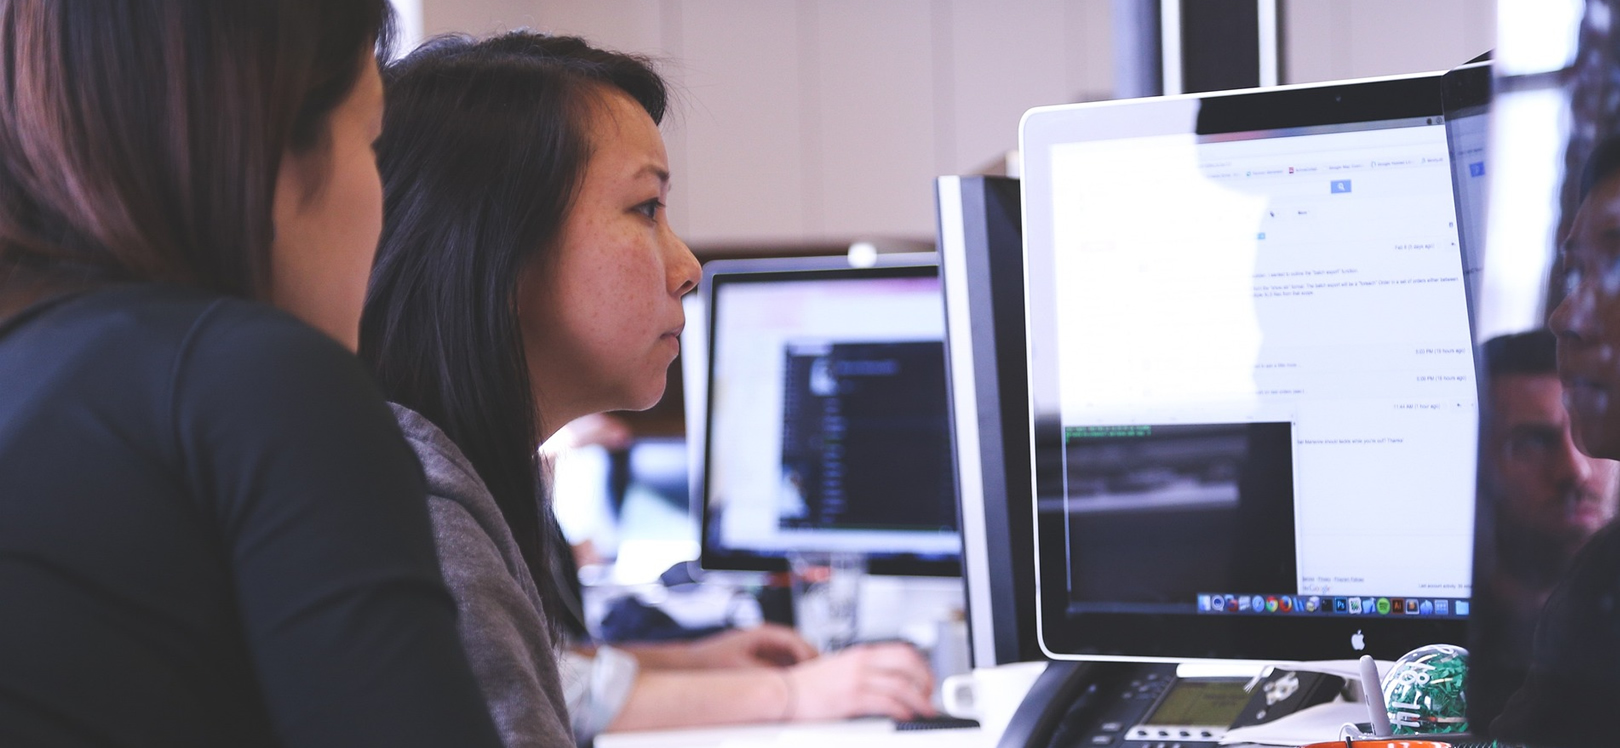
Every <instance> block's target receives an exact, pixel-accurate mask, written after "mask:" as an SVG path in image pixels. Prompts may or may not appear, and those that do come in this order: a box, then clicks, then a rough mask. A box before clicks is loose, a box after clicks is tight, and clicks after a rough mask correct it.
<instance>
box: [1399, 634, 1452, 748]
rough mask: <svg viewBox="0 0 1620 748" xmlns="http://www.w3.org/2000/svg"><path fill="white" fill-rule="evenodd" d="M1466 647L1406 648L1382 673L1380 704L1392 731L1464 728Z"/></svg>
mask: <svg viewBox="0 0 1620 748" xmlns="http://www.w3.org/2000/svg"><path fill="white" fill-rule="evenodd" d="M1467 680H1468V650H1466V649H1463V648H1462V647H1453V646H1451V645H1449V644H1431V645H1429V646H1427V647H1420V648H1418V649H1414V650H1412V651H1411V652H1407V653H1406V654H1405V655H1404V656H1402V657H1401V659H1399V660H1396V661H1395V667H1393V668H1391V669H1390V671H1389V674H1388V675H1385V676H1384V683H1383V686H1384V704H1385V705H1386V706H1387V707H1388V709H1389V723H1390V725H1392V726H1393V727H1394V728H1395V734H1396V735H1422V734H1433V733H1443V732H1467V731H1468V702H1467V700H1466V699H1465V698H1464V697H1463V688H1464V686H1465V684H1466V682H1467Z"/></svg>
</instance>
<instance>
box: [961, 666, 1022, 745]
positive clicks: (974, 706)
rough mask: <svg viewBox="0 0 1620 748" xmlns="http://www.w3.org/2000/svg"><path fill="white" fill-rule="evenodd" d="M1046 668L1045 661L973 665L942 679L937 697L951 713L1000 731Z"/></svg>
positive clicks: (993, 733) (992, 733) (985, 729)
mask: <svg viewBox="0 0 1620 748" xmlns="http://www.w3.org/2000/svg"><path fill="white" fill-rule="evenodd" d="M1045 670H1046V663H1045V662H1015V663H1013V664H1011V665H1000V666H998V667H991V668H974V670H973V672H971V673H963V674H961V675H953V676H951V677H949V678H946V679H945V684H944V686H943V687H942V688H941V689H940V701H941V703H943V704H944V706H945V713H946V714H949V715H951V716H952V717H960V718H963V719H976V720H978V721H979V728H980V729H982V730H984V731H985V732H986V733H988V734H991V735H997V736H999V735H1001V733H1002V731H1003V730H1005V729H1007V722H1009V721H1010V720H1012V716H1013V712H1016V711H1018V705H1019V704H1020V703H1023V701H1024V694H1027V693H1029V687H1030V686H1032V685H1034V684H1035V679H1036V678H1039V677H1040V675H1041V673H1042V672H1045Z"/></svg>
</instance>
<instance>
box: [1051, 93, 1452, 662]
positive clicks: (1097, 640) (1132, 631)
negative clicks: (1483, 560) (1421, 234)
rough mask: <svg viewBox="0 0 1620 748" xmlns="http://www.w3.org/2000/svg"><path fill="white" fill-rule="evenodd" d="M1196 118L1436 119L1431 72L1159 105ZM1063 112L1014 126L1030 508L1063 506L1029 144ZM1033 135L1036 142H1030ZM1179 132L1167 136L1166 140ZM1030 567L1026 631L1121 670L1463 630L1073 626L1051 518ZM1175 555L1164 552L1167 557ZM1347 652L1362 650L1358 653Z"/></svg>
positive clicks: (1120, 127) (1389, 653) (1135, 621)
mask: <svg viewBox="0 0 1620 748" xmlns="http://www.w3.org/2000/svg"><path fill="white" fill-rule="evenodd" d="M1159 101H1174V102H1179V103H1180V104H1182V105H1184V106H1185V107H1186V108H1187V110H1188V111H1190V112H1195V113H1196V117H1195V121H1196V125H1195V130H1193V133H1194V134H1197V135H1216V134H1224V133H1241V132H1252V131H1269V130H1283V129H1291V128H1304V127H1314V126H1329V125H1341V124H1349V123H1356V122H1378V121H1386V120H1402V119H1411V118H1429V117H1435V118H1439V117H1442V116H1443V112H1442V107H1441V86H1440V76H1439V74H1426V75H1421V76H1409V77H1396V78H1385V79H1373V80H1366V81H1353V82H1345V83H1337V84H1324V85H1315V86H1301V87H1286V88H1278V89H1263V90H1251V91H1239V92H1228V93H1218V94H1208V95H1201V96H1182V97H1170V98H1169V99H1161V100H1159ZM1134 104H1135V102H1110V103H1107V104H1103V105H1101V106H1108V107H1117V106H1132V105H1134ZM1072 110H1073V108H1072V107H1063V108H1052V109H1048V110H1044V111H1046V112H1050V113H1051V114H1050V115H1049V116H1044V117H1040V116H1038V115H1040V114H1042V113H1043V110H1040V109H1037V110H1032V111H1031V112H1030V113H1029V114H1026V115H1025V119H1024V123H1023V126H1022V128H1021V135H1022V141H1023V142H1022V146H1023V150H1022V152H1023V157H1024V172H1023V189H1024V193H1023V210H1024V214H1023V215H1024V227H1025V232H1026V233H1025V261H1026V267H1025V277H1026V280H1027V281H1029V284H1030V285H1028V287H1027V288H1026V297H1027V299H1028V302H1027V304H1028V306H1027V318H1028V320H1029V324H1030V328H1029V331H1028V333H1029V346H1030V350H1031V360H1030V387H1031V423H1032V425H1031V429H1032V432H1033V436H1032V438H1033V449H1032V452H1033V455H1034V458H1035V459H1034V463H1035V469H1034V483H1035V501H1034V502H1032V503H1033V504H1035V505H1038V504H1039V502H1041V501H1043V500H1061V498H1062V497H1063V496H1064V490H1063V482H1062V476H1061V475H1059V472H1060V468H1059V467H1058V466H1060V465H1062V464H1063V463H1062V460H1061V459H1060V458H1059V455H1060V453H1061V451H1062V450H1063V449H1064V429H1063V424H1062V422H1061V415H1060V412H1059V410H1058V407H1057V403H1058V402H1059V399H1058V398H1059V386H1058V381H1057V370H1056V365H1055V363H1053V360H1054V359H1051V358H1048V359H1046V360H1042V359H1041V358H1040V357H1038V356H1037V355H1036V353H1037V352H1039V351H1043V350H1044V351H1048V352H1050V351H1054V350H1056V348H1057V344H1058V343H1057V341H1058V337H1057V329H1056V324H1055V322H1054V320H1053V319H1052V318H1051V316H1050V315H1051V312H1050V310H1051V309H1052V296H1053V294H1054V290H1052V289H1049V288H1047V287H1046V286H1048V285H1050V283H1049V282H1048V283H1046V284H1045V285H1042V284H1041V283H1038V282H1036V280H1035V279H1042V280H1048V281H1049V279H1050V278H1051V277H1052V272H1053V270H1054V268H1053V258H1052V257H1051V256H1050V255H1051V250H1050V249H1049V248H1046V249H1042V248H1039V247H1037V246H1035V244H1034V242H1035V241H1038V239H1033V238H1032V232H1033V231H1034V230H1035V229H1034V228H1032V227H1036V225H1037V224H1038V223H1040V222H1047V223H1048V225H1049V223H1050V221H1051V217H1050V215H1049V213H1050V211H1051V208H1050V206H1046V205H1042V204H1040V201H1041V200H1043V199H1044V198H1043V197H1040V196H1032V195H1031V194H1030V193H1031V189H1032V187H1033V188H1034V189H1037V190H1039V189H1042V186H1043V185H1050V184H1051V178H1052V175H1051V173H1050V167H1049V162H1048V161H1047V152H1046V151H1045V150H1044V149H1041V148H1039V147H1032V146H1034V145H1035V144H1036V143H1049V142H1060V140H1059V135H1060V134H1061V132H1064V131H1065V128H1072V127H1073V125H1072V124H1067V123H1066V122H1065V121H1064V117H1065V116H1067V115H1065V114H1064V111H1072ZM1127 121H1128V120H1127V119H1126V118H1124V117H1116V118H1114V119H1111V120H1109V122H1108V124H1105V125H1102V127H1105V128H1115V129H1114V130H1109V132H1115V131H1116V130H1117V131H1118V132H1120V133H1122V134H1123V133H1126V132H1129V131H1128V130H1127V129H1125V128H1126V127H1127V125H1125V124H1124V123H1125V122H1127ZM1032 130H1035V132H1032ZM1179 132H1186V130H1167V131H1166V132H1164V133H1141V134H1143V135H1152V134H1171V133H1179ZM1030 509H1031V511H1032V512H1034V514H1035V528H1036V533H1035V534H1036V556H1037V558H1036V563H1037V567H1036V568H1037V586H1038V588H1039V589H1038V593H1037V594H1038V597H1039V606H1038V621H1037V628H1038V630H1039V636H1040V640H1041V647H1042V650H1043V651H1044V652H1045V653H1046V654H1047V655H1048V656H1049V657H1052V658H1055V659H1080V660H1085V659H1095V660H1109V659H1128V660H1157V659H1163V660H1190V659H1238V660H1263V661H1277V660H1326V659H1344V658H1353V657H1356V656H1359V655H1361V654H1372V655H1373V656H1375V657H1378V658H1381V659H1395V658H1396V657H1399V656H1400V655H1401V654H1404V653H1405V652H1407V651H1410V650H1412V649H1415V648H1417V647H1420V646H1424V645H1428V644H1434V643H1451V644H1459V645H1461V644H1464V643H1465V642H1466V626H1467V622H1466V620H1465V619H1461V618H1445V619H1442V618H1438V617H1430V618H1420V617H1416V616H1414V617H1412V618H1407V617H1404V616H1403V617H1393V618H1366V617H1354V618H1334V617H1325V616H1324V617H1305V616H1275V617H1270V616H1230V617H1228V616H1152V615H1139V614H1130V613H1100V612H1094V613H1088V614H1086V615H1085V616H1084V620H1078V619H1077V618H1075V617H1071V616H1070V615H1069V614H1068V600H1067V590H1066V588H1065V586H1064V585H1063V584H1062V583H1057V584H1042V583H1041V581H1040V578H1041V576H1043V575H1044V574H1045V573H1047V570H1058V569H1063V568H1065V564H1066V563H1067V559H1066V553H1067V549H1066V537H1065V526H1064V521H1063V518H1062V517H1057V518H1054V517H1052V516H1051V515H1050V514H1048V515H1047V516H1044V517H1043V516H1042V514H1041V513H1040V512H1039V511H1038V510H1037V509H1036V506H1031V507H1030ZM1175 551H1176V549H1174V548H1164V549H1163V552H1165V553H1174V552H1175ZM1352 642H1365V646H1366V649H1365V650H1362V649H1358V648H1356V647H1355V646H1354V644H1352Z"/></svg>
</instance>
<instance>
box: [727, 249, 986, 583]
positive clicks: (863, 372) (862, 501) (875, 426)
mask: <svg viewBox="0 0 1620 748" xmlns="http://www.w3.org/2000/svg"><path fill="white" fill-rule="evenodd" d="M704 284H705V294H706V300H707V308H708V317H709V340H708V342H709V345H708V353H709V373H708V375H709V386H708V397H707V398H706V402H707V412H706V413H705V414H704V415H705V422H706V426H707V428H706V429H705V432H704V433H705V435H706V438H705V445H704V464H703V470H702V474H703V481H702V483H703V485H702V496H703V518H702V521H703V529H702V565H703V567H704V568H706V569H728V570H755V571H780V570H785V569H786V568H787V561H786V559H787V555H788V554H789V553H790V552H793V551H855V552H858V553H861V554H863V555H865V556H866V557H867V559H868V568H869V569H870V570H871V571H872V572H874V573H879V574H905V575H937V576H954V575H956V574H958V573H959V568H960V565H959V563H958V560H957V559H958V554H959V552H960V547H961V540H960V536H959V535H958V532H957V515H956V498H955V486H954V476H953V472H952V467H951V445H950V428H949V421H948V418H949V416H948V413H947V403H946V393H945V361H944V356H945V353H944V345H943V342H942V341H943V335H944V312H943V309H942V303H941V300H940V289H939V273H938V267H937V264H936V262H935V261H934V260H933V256H932V255H923V256H920V257H918V256H909V257H900V258H898V259H895V258H893V257H891V258H884V261H883V262H882V263H880V264H879V265H877V266H874V267H868V268H854V267H850V266H849V264H848V262H847V261H846V260H845V259H844V258H813V259H792V260H759V261H732V262H713V263H710V264H709V265H708V266H707V268H706V269H705V272H704Z"/></svg>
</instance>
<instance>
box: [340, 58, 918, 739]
mask: <svg viewBox="0 0 1620 748" xmlns="http://www.w3.org/2000/svg"><path fill="white" fill-rule="evenodd" d="M385 79H386V81H387V85H388V92H389V107H388V115H387V127H386V128H385V134H384V137H383V139H382V141H381V144H380V146H379V150H378V153H379V159H380V163H381V167H382V171H383V180H384V194H385V204H386V210H385V213H386V215H387V217H388V220H387V223H386V226H385V227H384V230H383V239H382V244H381V246H380V248H379V250H378V257H377V265H376V268H375V269H374V270H373V273H372V285H371V289H370V290H369V292H368V294H367V297H366V306H365V313H364V315H363V317H362V322H361V336H360V340H361V345H360V351H361V357H362V358H363V359H365V360H366V361H367V362H368V363H369V364H370V365H371V367H372V370H373V372H374V373H375V374H376V376H377V378H378V381H379V382H380V383H381V384H382V387H383V390H384V392H385V394H387V396H388V397H389V398H390V399H392V400H393V401H394V402H395V403H396V413H397V414H398V416H399V417H400V423H401V425H402V426H403V427H404V429H405V432H406V436H407V438H409V439H410V440H411V441H412V443H413V445H414V446H415V447H416V449H417V453H418V455H419V456H420V457H421V459H422V461H423V463H424V465H425V466H426V467H427V472H428V480H429V495H430V504H431V510H430V511H431V514H432V517H433V520H434V528H435V534H436V538H437V540H438V543H439V551H440V562H441V564H442V566H443V569H444V573H445V578H446V580H447V581H448V582H449V584H450V588H451V594H452V595H453V596H454V597H455V598H456V601H457V604H458V605H459V606H460V611H461V621H460V625H461V633H462V640H463V643H464V644H465V646H466V648H467V650H468V654H469V656H470V658H471V659H472V661H473V667H474V670H475V672H477V674H478V676H479V680H480V683H481V684H482V686H483V688H484V691H485V695H486V697H488V698H489V700H490V708H491V710H492V712H493V713H494V715H495V718H496V722H497V725H498V726H499V727H500V729H501V731H502V733H503V734H504V736H505V738H506V740H507V744H508V745H509V746H511V745H532V744H536V743H537V742H543V741H540V740H539V739H538V738H537V737H536V736H552V735H555V733H556V732H557V731H558V730H559V729H563V728H561V727H560V726H561V725H567V724H568V714H567V713H566V712H569V711H572V718H573V728H574V731H575V734H576V735H577V736H578V737H581V738H588V737H589V736H590V735H592V734H594V733H595V732H596V731H598V730H601V729H603V728H604V727H610V726H611V727H614V728H623V729H630V728H637V727H641V728H645V727H655V726H676V725H683V724H703V723H710V724H712V723H719V722H751V721H770V720H786V719H830V718H837V717H844V716H851V715H856V714H890V715H893V716H896V717H910V716H913V715H915V714H918V713H931V711H932V710H931V709H930V707H929V706H928V695H929V691H930V689H931V687H932V682H931V677H930V676H929V674H928V670H927V666H926V665H925V664H924V663H923V662H922V660H921V658H920V657H919V656H918V655H917V653H916V652H915V651H913V650H912V649H911V648H910V647H908V646H905V645H897V644H890V645H879V646H871V647H856V648H852V649H850V650H846V651H845V652H843V653H840V654H839V655H836V656H831V657H825V658H814V659H811V658H813V657H814V651H813V650H810V649H809V647H808V645H806V644H805V643H804V642H803V640H802V639H799V638H798V637H797V636H795V635H793V634H791V632H786V631H784V630H783V629H780V628H762V629H755V630H752V631H750V632H744V633H740V634H733V635H731V636H728V637H726V638H724V639H722V640H719V641H716V642H710V643H708V645H707V646H708V647H709V656H708V657H707V658H705V659H706V660H707V662H709V663H710V664H714V663H721V662H723V663H726V664H738V663H742V664H747V665H751V666H753V667H747V668H731V669H724V670H719V669H711V670H705V671H701V672H685V671H682V672H647V671H648V670H650V669H652V668H654V667H656V666H657V665H659V664H671V665H679V666H692V665H694V664H696V663H694V662H693V661H692V658H684V659H683V658H669V657H663V658H660V657H657V656H647V657H641V658H633V657H632V656H631V655H627V654H624V653H623V652H616V651H614V650H606V649H604V650H602V651H598V652H597V656H596V659H595V661H594V662H591V663H588V664H586V663H579V662H578V661H576V660H573V659H570V660H568V662H569V663H570V669H571V670H572V671H573V672H575V673H582V674H581V675H578V676H577V677H568V678H563V679H562V680H566V681H567V687H566V688H564V684H562V683H559V675H558V672H557V670H558V664H557V660H558V656H557V653H556V647H555V645H554V642H555V641H556V636H557V635H556V634H555V633H554V630H555V629H559V628H560V627H561V625H562V623H561V622H562V621H563V620H564V619H566V618H568V617H569V616H570V615H572V614H571V613H570V606H569V605H568V600H567V599H566V598H565V596H564V595H563V594H561V593H562V589H563V585H564V583H565V582H564V580H562V579H561V578H560V577H559V574H558V573H557V572H556V571H555V568H556V564H554V563H552V561H551V559H553V558H554V556H552V555H551V554H553V553H556V552H557V551H558V547H557V544H558V543H560V542H561V538H560V535H559V534H558V532H557V531H556V529H555V522H554V520H553V518H552V515H551V511H550V507H549V504H548V503H547V500H546V498H545V495H546V491H545V485H544V483H543V481H541V480H539V478H538V477H537V476H539V474H540V470H539V465H538V464H537V448H538V446H539V445H540V443H541V442H543V441H544V440H545V439H546V438H547V437H548V436H550V435H551V434H553V433H555V432H556V431H557V430H558V429H559V428H561V427H562V426H563V425H565V424H567V423H568V422H570V421H572V420H574V419H576V418H579V417H581V416H584V415H587V414H591V413H598V412H602V411H606V410H624V409H642V408H647V407H650V406H652V405H653V404H654V403H656V402H657V401H658V399H659V398H660V397H661V396H662V394H663V391H664V386H665V374H666V372H667V370H668V368H669V365H670V362H671V361H672V360H673V359H674V357H675V354H676V352H677V350H678V347H679V342H678V336H679V333H680V332H681V327H682V324H683V316H682V310H681V305H680V298H681V296H682V295H684V294H686V293H687V292H689V291H691V290H692V289H693V288H694V287H695V286H696V284H697V282H698V279H699V269H698V264H697V260H696V259H695V258H694V257H693V256H692V253H691V251H690V250H688V249H687V247H686V245H685V244H684V243H683V242H681V240H680V239H679V238H678V237H677V236H675V234H674V232H673V231H672V230H671V229H670V226H669V223H668V221H667V220H666V218H665V214H664V202H665V198H666V196H667V194H668V190H669V180H670V173H669V163H668V159H667V157H666V155H665V152H664V144H663V139H662V136H661V135H660V134H659V131H658V123H659V122H660V121H662V119H663V116H664V112H665V108H666V106H667V96H666V92H665V86H664V83H663V81H662V80H661V79H660V78H659V76H658V75H657V74H656V73H655V72H654V71H653V70H652V69H651V67H650V66H649V65H648V64H647V63H646V62H645V61H644V60H642V59H639V58H635V57H630V56H626V55H621V54H616V53H612V52H607V51H603V50H599V49H595V48H592V47H591V46H589V45H588V44H586V43H585V42H583V41H582V40H580V39H576V38H568V37H549V36H544V35H539V34H534V33H528V32H515V33H511V34H506V35H504V36H499V37H495V38H492V39H488V40H484V41H473V40H471V39H467V38H459V37H458V38H442V39H438V40H435V41H432V42H429V43H428V44H427V45H425V46H424V47H423V48H421V49H419V50H417V51H416V52H414V53H412V54H411V55H410V56H408V57H406V58H405V59H403V60H401V61H399V62H396V63H394V64H393V65H392V66H390V68H389V69H388V71H387V72H386V74H385ZM576 617H577V616H576ZM718 650H723V652H722V651H718ZM659 654H660V655H668V654H669V653H668V652H662V653H659ZM610 660H612V661H617V662H618V663H620V664H619V665H613V664H612V662H609V661H610ZM638 660H639V662H638ZM801 660H804V661H802V662H801ZM790 663H798V664H796V665H794V666H792V667H770V666H769V665H781V664H790ZM638 667H639V668H640V669H641V671H642V672H641V673H640V674H639V676H638V675H636V669H637V668H638ZM604 671H607V672H604ZM598 676H600V677H598ZM564 691H566V695H565V694H564ZM565 701H566V703H567V707H568V708H567V709H565V708H563V707H562V704H561V702H565Z"/></svg>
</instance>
